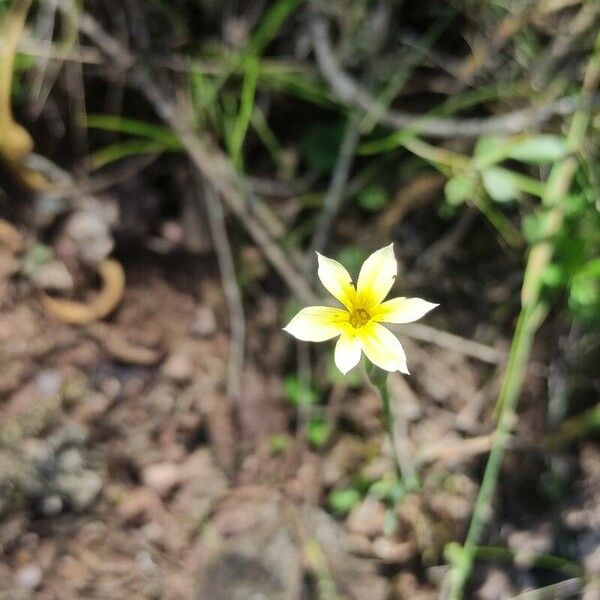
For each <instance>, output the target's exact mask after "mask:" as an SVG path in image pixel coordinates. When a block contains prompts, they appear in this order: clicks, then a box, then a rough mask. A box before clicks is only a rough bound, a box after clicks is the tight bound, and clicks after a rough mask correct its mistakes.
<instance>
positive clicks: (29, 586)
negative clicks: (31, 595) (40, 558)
mask: <svg viewBox="0 0 600 600" xmlns="http://www.w3.org/2000/svg"><path fill="white" fill-rule="evenodd" d="M16 582H17V586H18V587H19V588H21V589H24V590H35V589H36V588H37V587H39V585H40V583H42V569H40V567H38V566H37V565H27V566H25V567H21V568H20V569H19V570H18V571H17V574H16Z"/></svg>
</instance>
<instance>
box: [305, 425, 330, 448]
mask: <svg viewBox="0 0 600 600" xmlns="http://www.w3.org/2000/svg"><path fill="white" fill-rule="evenodd" d="M330 435H331V427H330V426H329V423H327V421H324V420H323V419H318V418H313V419H310V421H309V422H308V431H307V437H308V441H309V443H310V444H311V445H312V446H314V447H315V448H321V447H322V446H323V445H324V444H325V443H326V442H327V440H328V439H329V436H330Z"/></svg>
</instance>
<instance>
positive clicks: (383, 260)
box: [356, 244, 398, 305]
mask: <svg viewBox="0 0 600 600" xmlns="http://www.w3.org/2000/svg"><path fill="white" fill-rule="evenodd" d="M397 274H398V263H397V262H396V256H395V254H394V244H390V245H389V246H384V247H383V248H381V249H379V250H377V251H375V252H373V254H371V256H369V257H368V258H367V259H366V260H365V262H364V263H363V266H362V267H361V269H360V273H359V275H358V281H357V283H356V291H357V294H358V297H359V298H361V299H362V300H363V302H364V303H366V304H371V305H376V304H379V303H380V302H382V301H383V299H384V298H385V297H386V296H387V295H388V293H389V291H390V290H391V289H392V285H394V281H395V280H396V276H397Z"/></svg>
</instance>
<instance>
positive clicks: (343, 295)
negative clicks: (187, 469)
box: [317, 252, 356, 310]
mask: <svg viewBox="0 0 600 600" xmlns="http://www.w3.org/2000/svg"><path fill="white" fill-rule="evenodd" d="M317 259H318V263H319V268H318V270H317V275H318V276H319V279H320V280H321V283H322V284H323V286H324V287H325V289H326V290H327V291H328V292H329V293H330V294H331V295H332V296H333V297H334V298H335V299H336V300H338V301H339V302H341V303H342V304H343V305H344V306H345V307H346V308H347V309H348V310H351V309H352V307H353V306H354V304H355V300H356V290H355V288H354V284H353V283H352V277H351V276H350V273H348V271H347V270H346V268H345V267H344V266H343V265H342V264H340V263H339V262H338V261H337V260H333V258H327V256H323V255H322V254H319V253H318V252H317Z"/></svg>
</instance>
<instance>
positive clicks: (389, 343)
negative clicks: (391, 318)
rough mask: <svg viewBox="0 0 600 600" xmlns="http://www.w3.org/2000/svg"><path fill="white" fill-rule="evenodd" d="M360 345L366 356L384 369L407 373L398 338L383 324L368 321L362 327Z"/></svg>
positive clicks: (404, 355) (404, 356) (404, 357)
mask: <svg viewBox="0 0 600 600" xmlns="http://www.w3.org/2000/svg"><path fill="white" fill-rule="evenodd" d="M359 331H361V332H362V334H361V335H360V338H361V340H360V341H361V345H362V349H363V352H364V353H365V355H366V357H367V358H368V359H369V360H370V361H371V362H372V363H373V364H374V365H377V366H378V367H380V368H381V369H385V370H386V371H401V372H402V373H406V374H408V368H407V366H406V354H404V349H403V348H402V344H401V343H400V341H399V340H398V338H397V337H396V336H395V335H394V334H393V333H392V332H391V331H390V330H389V329H386V328H385V327H384V326H383V325H380V324H379V323H370V324H369V325H367V326H366V327H363V328H362V329H361V330H359Z"/></svg>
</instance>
